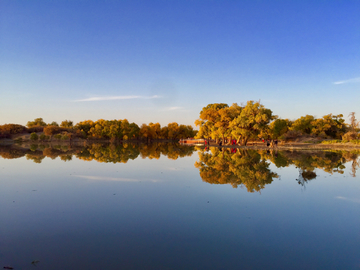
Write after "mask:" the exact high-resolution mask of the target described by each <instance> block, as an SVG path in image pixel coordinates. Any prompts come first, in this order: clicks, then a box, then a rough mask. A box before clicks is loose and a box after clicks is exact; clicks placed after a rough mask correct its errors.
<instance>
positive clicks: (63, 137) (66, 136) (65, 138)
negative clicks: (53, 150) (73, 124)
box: [61, 134, 69, 141]
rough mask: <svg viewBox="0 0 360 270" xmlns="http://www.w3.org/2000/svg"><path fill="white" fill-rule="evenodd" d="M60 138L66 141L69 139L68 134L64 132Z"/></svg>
mask: <svg viewBox="0 0 360 270" xmlns="http://www.w3.org/2000/svg"><path fill="white" fill-rule="evenodd" d="M61 139H62V140H64V141H66V140H68V139H69V135H67V134H65V135H63V136H62V137H61Z"/></svg>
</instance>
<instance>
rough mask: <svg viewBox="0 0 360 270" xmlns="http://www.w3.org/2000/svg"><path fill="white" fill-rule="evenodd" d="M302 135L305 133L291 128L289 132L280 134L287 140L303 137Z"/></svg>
mask: <svg viewBox="0 0 360 270" xmlns="http://www.w3.org/2000/svg"><path fill="white" fill-rule="evenodd" d="M302 135H303V133H302V132H301V131H299V130H289V131H288V132H286V133H285V134H283V135H282V136H280V139H281V140H285V141H291V140H295V139H297V138H299V137H301V136H302Z"/></svg>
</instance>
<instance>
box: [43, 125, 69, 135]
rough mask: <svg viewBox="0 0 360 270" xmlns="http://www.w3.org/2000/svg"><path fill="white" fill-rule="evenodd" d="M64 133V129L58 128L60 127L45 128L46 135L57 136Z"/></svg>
mask: <svg viewBox="0 0 360 270" xmlns="http://www.w3.org/2000/svg"><path fill="white" fill-rule="evenodd" d="M62 131H64V128H61V127H58V126H47V127H44V133H45V135H55V134H58V133H61V132H62Z"/></svg>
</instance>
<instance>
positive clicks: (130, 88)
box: [0, 0, 360, 125]
mask: <svg viewBox="0 0 360 270" xmlns="http://www.w3.org/2000/svg"><path fill="white" fill-rule="evenodd" d="M359 14H360V1H290V0H289V1H256V0H253V1H210V0H209V1H205V0H204V1H196V0H194V1H175V0H174V1H171V0H170V1H169V0H167V1H151V0H147V1H85V0H83V1H75V0H73V1H65V0H64V1H54V0H52V1H51V0H47V1H37V0H32V1H27V0H24V1H17V0H1V1H0V124H5V123H18V124H23V125H25V124H26V123H27V121H29V120H33V119H34V118H37V117H42V118H43V119H44V121H45V122H52V121H57V122H61V121H62V120H65V119H69V120H73V121H74V122H75V123H76V122H79V121H82V120H87V119H91V120H97V119H109V120H110V119H125V118H126V119H128V120H129V121H130V122H135V123H137V124H138V125H141V124H142V123H149V122H159V123H160V124H161V125H167V124H168V123H170V122H178V123H179V124H190V125H193V124H194V121H195V119H197V118H198V116H199V112H200V111H201V109H202V108H203V107H205V106H206V105H207V104H209V103H227V104H229V105H231V104H232V103H238V104H241V103H246V102H247V101H248V100H256V101H257V100H261V102H262V104H263V105H264V106H265V107H267V108H270V109H271V110H272V111H273V113H274V114H276V115H278V116H279V117H281V118H290V119H296V118H299V117H300V116H304V115H306V114H311V115H315V116H316V117H322V116H323V115H326V114H329V113H333V114H340V113H342V114H344V117H345V118H346V119H348V114H349V113H350V112H353V111H354V112H356V115H357V118H358V119H360V108H359V101H360V91H359V90H360V15H359Z"/></svg>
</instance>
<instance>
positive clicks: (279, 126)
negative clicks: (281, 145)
mask: <svg viewBox="0 0 360 270" xmlns="http://www.w3.org/2000/svg"><path fill="white" fill-rule="evenodd" d="M291 125H292V122H291V121H290V120H288V119H275V120H274V121H272V122H271V123H270V125H269V135H270V138H272V139H278V138H280V137H281V136H282V135H284V134H285V133H286V132H288V131H289V128H290V127H291Z"/></svg>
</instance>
